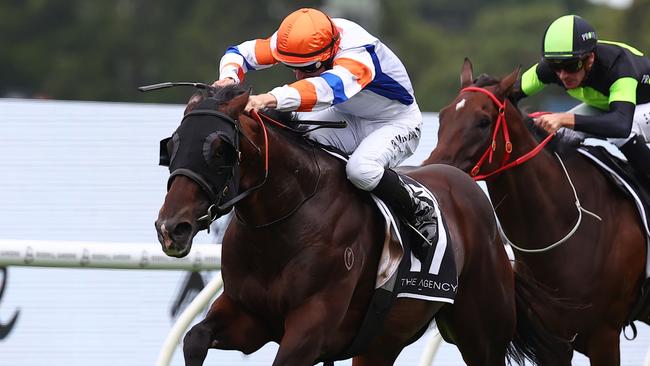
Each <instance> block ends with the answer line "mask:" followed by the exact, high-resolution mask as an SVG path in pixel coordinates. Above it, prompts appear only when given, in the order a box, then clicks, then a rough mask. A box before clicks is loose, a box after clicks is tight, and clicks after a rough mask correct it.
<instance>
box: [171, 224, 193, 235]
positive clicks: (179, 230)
mask: <svg viewBox="0 0 650 366" xmlns="http://www.w3.org/2000/svg"><path fill="white" fill-rule="evenodd" d="M191 233H192V225H191V224H190V223H189V222H181V223H179V224H178V225H176V227H174V231H173V232H172V237H173V238H182V239H185V238H187V237H188V236H190V234H191Z"/></svg>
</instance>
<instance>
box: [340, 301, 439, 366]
mask: <svg viewBox="0 0 650 366" xmlns="http://www.w3.org/2000/svg"><path fill="white" fill-rule="evenodd" d="M442 305H443V304H442V303H436V302H426V301H422V300H414V299H409V298H400V299H398V300H397V301H396V302H395V305H394V306H393V308H392V309H391V310H390V313H389V314H388V317H387V319H386V321H385V323H384V327H383V330H382V332H381V334H379V335H378V336H376V337H375V338H374V339H373V340H372V342H371V343H370V345H369V346H368V349H367V351H366V352H364V353H363V354H361V355H359V356H356V357H354V359H353V360H352V366H390V365H392V364H393V363H394V362H395V360H396V359H397V356H399V354H400V352H402V349H404V347H406V346H408V345H409V343H411V342H414V341H415V339H414V337H415V335H416V334H417V333H418V331H420V330H422V328H423V327H424V326H426V325H427V323H428V322H429V321H430V320H431V319H433V316H434V315H435V314H436V313H437V312H438V310H439V309H440V307H442Z"/></svg>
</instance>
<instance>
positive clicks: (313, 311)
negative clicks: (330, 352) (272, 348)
mask: <svg viewBox="0 0 650 366" xmlns="http://www.w3.org/2000/svg"><path fill="white" fill-rule="evenodd" d="M332 296H333V295H331V296H330V298H331V297H332ZM344 313H345V309H336V308H335V306H333V305H332V304H331V303H327V299H326V298H325V297H316V298H312V299H311V300H310V301H309V303H307V304H305V305H303V306H301V307H300V308H298V309H295V310H294V311H292V312H291V313H290V314H288V316H287V318H286V319H285V322H284V324H285V331H284V335H283V336H282V340H281V341H280V349H279V350H278V353H277V355H276V356H275V360H274V361H273V366H311V365H313V364H314V363H315V361H316V359H318V357H319V356H321V354H322V352H323V350H324V347H325V343H326V340H327V337H328V335H331V334H334V332H336V330H337V328H338V327H339V323H340V322H341V319H342V314H344Z"/></svg>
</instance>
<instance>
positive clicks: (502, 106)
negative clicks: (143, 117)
mask: <svg viewBox="0 0 650 366" xmlns="http://www.w3.org/2000/svg"><path fill="white" fill-rule="evenodd" d="M460 92H461V93H463V92H479V93H483V94H485V95H487V96H488V97H489V98H490V99H491V100H492V101H493V102H494V104H495V105H496V106H497V108H498V116H497V121H496V124H495V126H494V132H493V133H492V143H491V144H490V146H488V148H487V149H486V151H485V152H484V153H483V155H482V156H481V159H479V161H478V162H477V163H476V165H474V168H472V171H471V173H470V175H471V176H472V178H473V179H474V180H475V181H479V180H484V179H486V178H488V177H490V176H492V175H495V174H498V173H500V172H502V171H504V170H507V169H510V168H512V167H514V166H517V165H521V164H523V163H525V162H526V161H528V160H530V159H532V158H533V157H534V156H535V155H537V154H538V153H539V152H540V151H541V150H542V149H543V148H544V146H546V144H547V143H548V142H549V141H550V140H551V138H553V136H555V132H554V133H551V134H548V136H546V138H545V139H544V140H542V142H540V143H539V144H538V145H537V146H535V147H534V148H533V149H532V150H531V151H529V152H527V153H526V154H524V155H522V156H520V157H519V158H517V159H515V160H513V161H511V162H509V163H508V162H507V161H508V160H509V159H510V153H511V152H512V143H511V141H510V134H509V132H508V124H507V123H506V115H505V111H506V101H507V99H504V100H503V102H501V101H500V100H499V99H498V98H497V97H496V96H495V95H494V93H492V92H491V91H489V90H487V89H485V88H481V87H475V86H470V87H466V88H464V89H462V90H461V91H460ZM501 127H502V128H503V138H504V142H505V150H506V153H505V156H504V159H503V161H502V163H501V166H500V167H499V168H497V169H496V170H494V171H492V172H490V173H486V174H482V175H477V174H478V172H479V170H480V169H481V165H482V164H483V163H484V162H485V159H486V158H488V157H489V160H488V161H489V162H492V154H493V153H494V151H495V150H496V135H497V133H498V131H499V128H501ZM555 156H556V157H557V159H558V161H559V162H560V165H561V166H562V169H563V171H564V174H565V176H566V177H567V180H568V182H569V185H570V186H571V189H572V191H573V196H574V198H575V205H576V208H577V211H578V219H577V220H576V223H575V225H574V226H573V228H572V229H571V230H570V231H569V233H568V234H566V235H565V236H564V237H563V238H562V239H560V240H558V241H556V242H555V243H552V244H550V245H547V246H545V247H543V248H539V249H526V248H522V247H520V246H517V245H515V244H514V243H513V242H512V241H510V239H508V237H507V236H506V234H505V232H504V231H503V229H502V228H501V224H500V223H499V220H498V219H497V223H499V224H498V226H499V232H500V233H501V236H502V237H503V238H504V240H505V241H506V242H507V243H508V244H509V245H510V246H511V247H513V248H514V249H516V250H518V251H520V252H524V253H541V252H546V251H548V250H551V249H553V248H555V247H557V246H559V245H560V244H562V243H564V242H565V241H567V240H569V239H570V238H571V237H572V236H573V234H575V232H576V231H577V230H578V227H580V223H581V222H582V214H583V212H584V213H586V214H588V215H590V216H592V217H594V218H595V219H597V220H599V221H602V219H601V218H600V217H599V216H598V215H596V214H595V213H593V212H591V211H588V210H587V209H585V208H584V207H582V205H581V204H580V199H579V198H578V193H577V191H576V189H575V186H574V184H573V182H572V181H571V177H570V176H569V172H568V171H567V169H566V167H565V166H564V162H562V159H560V156H559V155H558V154H557V153H556V154H555ZM495 214H496V213H495ZM495 217H496V215H495Z"/></svg>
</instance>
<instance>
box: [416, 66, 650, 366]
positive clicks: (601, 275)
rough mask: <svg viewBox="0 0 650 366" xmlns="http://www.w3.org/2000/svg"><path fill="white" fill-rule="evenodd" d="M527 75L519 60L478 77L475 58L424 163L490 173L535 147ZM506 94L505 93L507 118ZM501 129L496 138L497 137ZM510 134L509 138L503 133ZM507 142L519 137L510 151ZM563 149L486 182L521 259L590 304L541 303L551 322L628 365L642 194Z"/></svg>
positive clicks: (602, 361)
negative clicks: (499, 76) (517, 94)
mask: <svg viewBox="0 0 650 366" xmlns="http://www.w3.org/2000/svg"><path fill="white" fill-rule="evenodd" d="M518 75H519V70H518V69H517V70H515V71H514V72H513V73H511V74H510V75H508V76H507V77H505V78H504V79H503V80H500V81H499V80H495V79H492V78H490V77H487V76H482V77H480V78H479V79H478V80H477V82H476V84H472V65H471V63H470V62H469V60H467V59H466V60H465V63H464V65H463V68H462V71H461V85H462V88H463V89H462V90H461V92H460V94H459V95H458V96H457V97H456V99H454V100H453V101H452V102H451V104H449V105H448V106H446V107H445V108H444V109H442V111H441V112H440V129H439V132H438V145H437V147H436V148H435V150H434V151H433V152H432V153H431V155H430V157H429V158H428V159H427V160H426V161H425V162H424V164H433V163H444V164H450V165H453V166H456V167H458V168H460V169H462V170H464V171H466V172H470V171H472V170H473V172H472V174H477V173H478V174H484V175H487V174H489V173H490V172H495V171H496V170H498V169H500V168H501V166H502V163H504V162H505V161H504V160H507V161H509V162H510V161H515V160H516V159H517V158H520V157H522V156H524V155H526V154H528V153H529V152H531V151H532V150H533V149H535V148H536V146H538V140H537V139H536V138H535V137H534V135H533V133H532V131H531V130H534V129H535V128H534V127H532V126H530V124H529V125H528V126H527V125H526V124H525V123H524V122H525V121H524V117H523V116H522V114H521V113H520V111H519V110H518V108H517V107H516V106H515V105H513V104H512V103H511V102H509V101H508V96H509V95H510V93H511V91H512V89H513V85H514V83H515V80H516V78H517V77H518ZM467 87H470V88H469V89H465V88H467ZM476 88H481V89H482V90H478V89H476ZM486 90H487V91H488V92H489V93H492V95H493V96H494V97H496V102H495V101H494V100H493V99H492V98H491V97H490V96H489V95H488V93H485V91H486ZM497 102H498V103H505V108H504V114H503V117H502V118H499V107H498V106H497ZM503 118H504V119H503ZM500 119H502V121H500ZM496 126H498V127H496ZM529 129H531V130H529ZM495 131H497V133H496V135H495ZM504 131H507V132H506V133H504ZM508 135H509V136H508ZM495 138H496V145H491V144H493V142H492V141H494V139H495ZM504 138H505V139H506V140H509V142H506V143H501V141H504ZM506 145H508V146H511V151H510V153H509V154H510V158H509V159H506V158H507V157H506V154H508V152H507V151H506ZM489 146H492V147H493V148H495V149H496V150H493V152H492V153H493V154H494V156H493V158H492V161H491V162H490V161H489V160H488V159H486V158H483V159H482V157H483V154H484V151H486V150H487V149H488V148H489ZM509 150H510V148H509ZM486 154H489V153H486ZM531 156H532V155H531ZM558 156H559V157H561V159H562V160H561V161H560V160H559V158H558V157H556V155H555V154H554V152H553V151H551V149H548V148H546V149H543V150H541V151H540V152H539V153H538V154H537V155H535V156H534V157H532V158H531V159H530V160H528V161H526V162H525V163H523V164H522V165H519V166H514V167H512V168H510V169H507V170H503V171H500V172H499V173H498V174H495V175H491V176H489V177H487V178H486V179H485V182H486V183H487V188H488V191H489V194H490V197H491V199H492V202H493V203H494V205H495V208H496V213H497V216H498V218H499V221H500V223H501V225H502V227H503V230H504V233H505V235H506V237H507V238H508V239H510V241H511V242H512V243H513V244H515V245H516V246H517V247H519V248H521V249H520V250H518V249H515V257H516V259H517V261H518V262H523V263H524V264H525V266H526V267H528V268H529V269H530V271H531V272H532V274H533V277H534V278H535V279H536V280H537V281H540V282H541V283H542V284H544V285H545V286H546V287H547V288H549V289H551V290H553V291H554V292H553V294H554V296H557V297H560V298H567V299H571V300H570V301H571V302H574V301H575V302H576V303H577V304H584V307H582V308H580V307H573V308H570V307H564V308H562V309H557V308H543V307H541V306H535V308H536V310H537V311H538V312H539V313H540V315H541V316H542V318H543V319H544V321H545V323H546V324H548V325H549V326H551V327H552V328H553V329H554V330H555V332H556V334H558V335H559V336H561V337H564V338H565V339H574V341H573V342H572V343H573V347H574V349H576V350H578V351H579V352H581V353H584V354H585V355H586V356H587V357H589V360H590V361H591V365H607V366H613V365H619V364H620V350H619V335H620V333H621V330H622V327H623V325H624V323H625V321H626V319H627V317H628V314H629V313H630V310H631V308H632V306H633V304H634V303H635V301H636V300H637V298H638V296H639V293H640V286H641V284H642V281H643V280H644V278H645V262H646V235H645V231H644V228H643V224H642V222H641V220H640V218H639V216H638V213H637V209H636V208H635V205H634V203H633V202H632V201H631V200H629V199H627V198H626V197H625V195H624V194H623V193H621V192H620V191H619V189H618V188H616V187H615V186H614V184H612V183H611V182H610V180H609V179H608V178H606V177H605V176H604V175H603V174H601V173H600V172H599V171H598V169H597V168H596V167H595V165H594V164H592V163H591V162H589V161H588V160H587V159H586V158H585V157H583V156H582V155H581V154H579V153H577V152H576V151H575V149H569V150H568V152H567V153H563V154H559V155H558ZM481 160H483V165H482V166H481V164H478V162H479V161H481ZM562 164H563V165H562ZM476 166H478V167H480V169H481V171H480V172H479V171H478V168H475V167H476ZM563 166H566V170H567V172H568V174H567V173H565V171H564V169H563ZM569 179H570V181H569ZM570 182H572V183H570ZM572 184H573V185H574V186H575V192H577V195H574V191H573V189H572ZM577 199H579V202H580V204H581V207H582V208H584V209H581V207H580V206H578V204H577ZM585 210H588V211H589V212H591V213H594V214H596V215H597V216H598V217H599V218H600V219H598V218H596V217H595V216H593V215H590V214H589V213H588V212H587V211H585ZM573 229H576V230H575V232H573ZM563 239H566V240H565V241H564V242H562V241H563ZM554 244H557V245H554ZM524 250H533V252H530V251H524ZM535 250H537V251H538V252H534V251H535ZM518 270H521V269H518ZM571 357H572V353H568V354H567V355H566V357H565V359H564V360H562V361H561V362H554V363H550V364H549V365H551V364H552V365H569V364H570V362H571Z"/></svg>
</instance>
